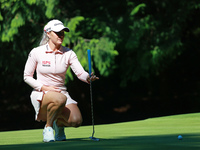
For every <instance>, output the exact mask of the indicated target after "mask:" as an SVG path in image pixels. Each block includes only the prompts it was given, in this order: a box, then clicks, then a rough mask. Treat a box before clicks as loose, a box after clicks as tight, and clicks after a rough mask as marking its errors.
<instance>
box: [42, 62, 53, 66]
mask: <svg viewBox="0 0 200 150" xmlns="http://www.w3.org/2000/svg"><path fill="white" fill-rule="evenodd" d="M42 66H43V67H50V66H51V62H50V61H42Z"/></svg>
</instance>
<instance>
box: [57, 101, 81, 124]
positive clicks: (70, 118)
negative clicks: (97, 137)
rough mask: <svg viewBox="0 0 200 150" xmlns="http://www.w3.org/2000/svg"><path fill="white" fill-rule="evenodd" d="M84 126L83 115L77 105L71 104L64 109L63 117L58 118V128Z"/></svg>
mask: <svg viewBox="0 0 200 150" xmlns="http://www.w3.org/2000/svg"><path fill="white" fill-rule="evenodd" d="M81 124H82V115H81V112H80V110H79V108H78V106H77V105H76V104H69V105H67V106H65V107H64V109H63V110H62V113H61V115H59V116H58V118H57V125H58V126H60V127H61V126H65V127H79V126H80V125H81Z"/></svg>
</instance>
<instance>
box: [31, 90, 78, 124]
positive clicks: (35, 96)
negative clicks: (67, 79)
mask: <svg viewBox="0 0 200 150" xmlns="http://www.w3.org/2000/svg"><path fill="white" fill-rule="evenodd" d="M47 92H48V91H47ZM47 92H45V93H47ZM45 93H44V92H39V91H35V90H33V91H32V93H31V96H30V97H31V102H32V105H33V107H34V109H35V120H37V121H41V119H40V118H39V117H38V114H39V111H40V103H41V101H42V98H43V95H44V94H45ZM61 93H62V94H64V95H65V96H66V97H67V101H66V104H65V105H69V104H77V102H76V101H75V100H73V99H72V98H71V97H70V95H69V93H68V92H67V91H61Z"/></svg>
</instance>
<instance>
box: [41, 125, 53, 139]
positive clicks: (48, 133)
mask: <svg viewBox="0 0 200 150" xmlns="http://www.w3.org/2000/svg"><path fill="white" fill-rule="evenodd" d="M43 141H44V142H54V141H55V139H54V134H53V128H52V127H46V126H45V127H44V130H43Z"/></svg>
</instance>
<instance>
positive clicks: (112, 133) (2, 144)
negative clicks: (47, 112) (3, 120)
mask: <svg viewBox="0 0 200 150" xmlns="http://www.w3.org/2000/svg"><path fill="white" fill-rule="evenodd" d="M95 131H96V133H95V137H97V138H100V141H99V142H96V141H92V140H90V139H89V137H90V136H91V133H92V126H82V127H79V128H65V132H66V134H67V139H68V140H67V141H65V142H53V143H43V142H42V129H37V130H21V131H9V132H0V149H6V150H11V149H13V150H19V149H28V150H32V149H34V150H40V149H42V150H57V149H58V150H59V149H65V150H66V149H73V150H84V149H85V150H90V149H95V150H101V149H109V150H110V149H111V150H112V149H119V150H120V149H122V150H126V149H133V150H192V149H198V150H199V149H200V113H193V114H184V115H174V116H167V117H159V118H150V119H146V120H142V121H133V122H125V123H116V124H106V125H96V126H95ZM180 134H181V135H182V136H183V140H178V139H177V137H178V135H180Z"/></svg>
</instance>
